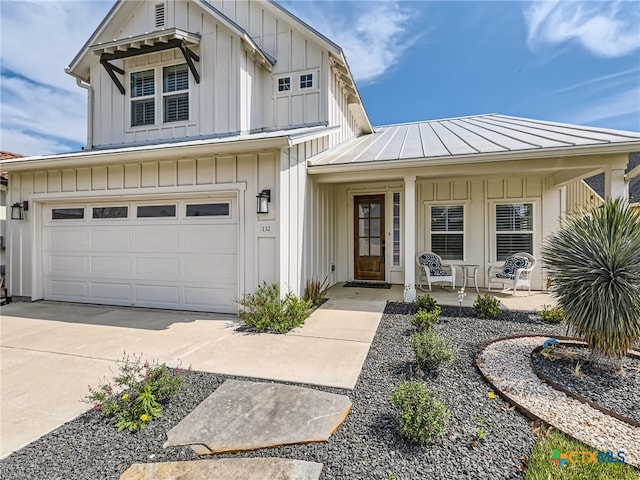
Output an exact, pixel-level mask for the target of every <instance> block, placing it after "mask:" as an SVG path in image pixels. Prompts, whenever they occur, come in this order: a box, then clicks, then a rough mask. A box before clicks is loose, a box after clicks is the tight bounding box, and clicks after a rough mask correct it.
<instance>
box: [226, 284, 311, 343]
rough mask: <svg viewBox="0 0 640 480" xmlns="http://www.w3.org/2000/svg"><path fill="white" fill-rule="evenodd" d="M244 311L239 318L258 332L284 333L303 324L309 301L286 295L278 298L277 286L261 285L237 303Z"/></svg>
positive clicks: (307, 313)
mask: <svg viewBox="0 0 640 480" xmlns="http://www.w3.org/2000/svg"><path fill="white" fill-rule="evenodd" d="M238 303H239V304H240V305H242V307H244V310H243V311H241V312H240V314H239V315H240V318H241V319H242V320H243V321H244V323H246V324H247V325H249V326H251V327H253V328H254V329H255V330H256V331H258V332H273V333H286V332H288V331H289V330H291V329H293V328H295V327H298V326H300V325H302V324H303V323H304V321H305V320H306V319H307V317H308V316H309V309H310V308H311V306H312V305H311V301H310V300H304V299H302V298H298V297H296V296H295V295H293V294H292V293H287V295H286V296H285V297H284V298H280V287H279V286H278V285H277V284H273V285H267V284H266V283H265V284H263V285H261V286H260V287H259V288H258V290H257V291H256V292H255V293H249V294H246V295H245V296H244V297H242V299H240V300H239V301H238Z"/></svg>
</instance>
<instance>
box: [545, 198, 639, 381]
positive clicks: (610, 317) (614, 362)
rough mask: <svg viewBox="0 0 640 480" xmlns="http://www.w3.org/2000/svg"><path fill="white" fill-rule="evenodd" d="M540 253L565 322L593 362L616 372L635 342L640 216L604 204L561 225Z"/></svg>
mask: <svg viewBox="0 0 640 480" xmlns="http://www.w3.org/2000/svg"><path fill="white" fill-rule="evenodd" d="M542 254H543V258H544V261H545V263H546V266H547V268H548V269H549V271H550V273H551V275H552V291H553V293H554V294H555V296H556V298H557V300H558V303H559V305H560V306H561V307H562V308H563V309H564V311H565V314H566V318H567V322H568V323H569V324H570V325H571V326H573V327H574V329H575V330H576V332H577V333H578V335H581V336H584V339H585V341H586V342H587V344H588V345H589V348H590V349H591V351H592V352H593V354H594V355H593V357H594V360H595V361H596V362H597V363H599V364H600V365H601V366H605V367H608V368H613V369H616V370H619V369H620V368H621V365H622V363H621V357H622V356H623V355H624V354H625V353H626V352H627V350H628V349H629V348H630V347H631V346H632V344H633V342H634V341H635V340H637V339H638V338H640V213H639V212H638V211H635V212H634V211H633V210H632V209H630V208H629V206H628V205H627V203H626V202H625V201H623V200H620V199H617V200H607V201H606V202H605V204H604V205H603V206H602V207H599V208H594V209H593V210H591V211H589V212H587V213H582V214H576V215H573V216H570V217H569V218H567V219H566V220H564V221H563V222H562V224H561V226H560V229H559V230H558V231H557V232H555V233H553V234H551V235H550V236H549V237H548V238H547V239H546V241H545V244H544V246H543V250H542Z"/></svg>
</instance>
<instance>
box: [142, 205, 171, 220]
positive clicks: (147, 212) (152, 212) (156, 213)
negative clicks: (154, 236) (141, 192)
mask: <svg viewBox="0 0 640 480" xmlns="http://www.w3.org/2000/svg"><path fill="white" fill-rule="evenodd" d="M175 216H176V206H175V205H144V206H139V207H138V218H157V217H175Z"/></svg>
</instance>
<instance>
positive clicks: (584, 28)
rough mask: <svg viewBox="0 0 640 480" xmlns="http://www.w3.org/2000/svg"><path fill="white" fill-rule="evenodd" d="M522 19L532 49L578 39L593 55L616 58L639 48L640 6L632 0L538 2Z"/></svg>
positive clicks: (530, 6)
mask: <svg viewBox="0 0 640 480" xmlns="http://www.w3.org/2000/svg"><path fill="white" fill-rule="evenodd" d="M525 19H526V23H527V28H528V35H527V43H528V45H529V47H530V48H531V49H533V50H535V49H537V48H538V47H540V46H542V45H545V44H551V45H554V44H561V43H564V42H568V41H577V42H579V43H580V44H581V45H582V46H583V47H584V48H585V49H587V50H588V51H590V52H591V53H593V54H595V55H598V56H603V57H619V56H623V55H627V54H629V53H632V52H634V51H635V50H637V49H639V48H640V33H639V31H638V25H639V24H640V8H638V5H637V3H636V2H633V1H629V2H618V1H616V2H613V1H605V2H594V1H571V2H570V1H559V0H555V1H537V2H533V3H532V4H531V5H529V7H528V8H527V9H526V10H525Z"/></svg>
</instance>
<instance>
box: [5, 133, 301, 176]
mask: <svg viewBox="0 0 640 480" xmlns="http://www.w3.org/2000/svg"><path fill="white" fill-rule="evenodd" d="M289 146H290V140H289V136H281V137H273V138H260V139H252V140H241V141H235V142H220V143H205V144H199V145H175V146H172V145H163V146H161V147H158V146H156V145H154V146H150V147H137V148H128V149H120V150H99V151H91V152H77V153H69V154H61V155H50V156H40V157H24V158H20V159H15V160H7V161H3V162H0V165H1V167H2V170H3V171H7V172H18V171H25V170H36V169H45V168H61V167H80V166H92V165H104V164H112V163H120V162H124V161H128V162H131V161H133V162H140V161H148V160H163V159H171V158H185V157H194V156H203V155H219V154H228V153H241V152H254V151H260V150H274V149H281V148H287V147H289Z"/></svg>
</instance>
